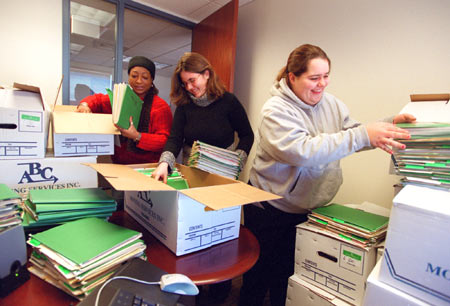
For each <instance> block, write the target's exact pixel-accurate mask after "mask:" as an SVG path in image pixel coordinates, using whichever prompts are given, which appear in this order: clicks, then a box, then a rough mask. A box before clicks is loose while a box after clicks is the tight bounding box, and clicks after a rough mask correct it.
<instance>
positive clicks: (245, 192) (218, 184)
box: [89, 164, 280, 255]
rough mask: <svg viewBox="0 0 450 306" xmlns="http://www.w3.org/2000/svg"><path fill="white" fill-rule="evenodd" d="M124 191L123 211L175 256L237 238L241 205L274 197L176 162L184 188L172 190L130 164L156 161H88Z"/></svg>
mask: <svg viewBox="0 0 450 306" xmlns="http://www.w3.org/2000/svg"><path fill="white" fill-rule="evenodd" d="M89 166H91V167H92V168H94V169H95V170H97V171H98V172H99V173H100V174H102V175H103V176H104V177H105V179H106V180H107V181H108V182H109V183H110V184H111V185H112V186H113V187H114V188H115V189H116V190H124V191H126V192H125V211H127V212H128V213H129V214H130V215H132V216H133V217H134V218H135V219H136V220H137V221H138V222H139V223H140V224H142V225H143V226H144V227H145V228H146V229H147V230H149V231H150V232H151V233H152V234H153V235H154V236H155V237H156V238H158V239H159V240H160V241H161V242H162V243H164V244H165V245H166V246H167V247H168V248H169V249H170V250H171V251H172V252H174V253H175V254H176V255H183V254H187V253H191V252H195V251H198V250H201V249H205V248H207V247H210V246H212V245H215V244H218V243H221V242H225V241H228V240H231V239H234V238H237V237H238V236H239V226H240V220H241V205H243V204H248V203H254V202H259V201H267V200H273V199H279V198H280V197H279V196H277V195H274V194H272V193H269V192H266V191H263V190H260V189H258V188H255V187H252V186H250V185H247V184H244V183H242V182H240V181H236V180H232V179H228V178H225V177H222V176H220V175H216V174H211V173H207V172H205V171H202V170H199V169H196V168H191V167H187V166H183V165H177V168H178V170H179V171H180V172H181V173H182V174H183V176H184V177H185V178H186V179H187V181H188V183H189V187H190V188H189V189H184V190H175V189H174V188H172V187H170V186H168V185H166V184H164V183H162V182H159V181H156V180H155V179H153V178H150V177H147V176H145V175H144V174H141V173H139V172H137V171H136V170H134V169H133V168H146V167H147V168H149V167H156V166H157V164H140V165H128V166H126V165H117V164H91V165H89Z"/></svg>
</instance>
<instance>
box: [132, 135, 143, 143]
mask: <svg viewBox="0 0 450 306" xmlns="http://www.w3.org/2000/svg"><path fill="white" fill-rule="evenodd" d="M141 137H142V134H141V133H138V135H137V136H136V138H134V141H135V142H139V141H140V140H141Z"/></svg>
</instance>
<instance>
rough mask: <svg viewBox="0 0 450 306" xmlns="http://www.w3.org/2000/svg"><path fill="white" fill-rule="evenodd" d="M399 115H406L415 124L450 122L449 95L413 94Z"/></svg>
mask: <svg viewBox="0 0 450 306" xmlns="http://www.w3.org/2000/svg"><path fill="white" fill-rule="evenodd" d="M410 98H411V102H409V103H408V104H406V105H405V107H403V109H402V110H401V111H400V114H403V113H408V114H411V115H414V117H416V120H417V122H450V103H448V101H449V100H450V94H448V93H446V94H415V95H411V96H410Z"/></svg>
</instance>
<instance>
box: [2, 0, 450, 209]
mask: <svg viewBox="0 0 450 306" xmlns="http://www.w3.org/2000/svg"><path fill="white" fill-rule="evenodd" d="M448 12H450V1H448V0H429V1H425V0H397V1H388V0H380V1H376V2H374V1H369V0H347V1H335V0H320V1H316V0H255V1H253V2H250V3H249V4H247V5H244V6H242V7H240V11H239V24H238V43H237V53H236V74H235V93H236V94H237V96H238V97H239V99H240V100H241V102H242V103H243V104H244V105H245V107H246V109H247V111H248V114H249V117H250V121H251V124H252V126H253V129H254V130H255V131H256V130H257V125H258V117H259V111H260V109H261V107H262V105H263V103H264V101H265V100H266V99H267V98H268V97H269V95H268V90H269V87H270V86H271V84H272V81H273V80H274V78H275V76H276V74H277V72H278V70H279V69H280V68H281V67H282V66H283V65H284V64H285V62H286V59H287V56H288V54H289V52H290V51H291V50H292V49H294V48H295V47H297V46H298V45H300V44H303V43H313V44H317V45H319V46H321V47H322V48H323V49H324V50H325V51H326V52H327V53H328V55H329V56H330V58H331V60H332V73H331V84H330V86H329V87H328V90H329V91H330V92H331V93H333V94H334V95H336V96H337V97H339V98H340V99H342V100H343V101H344V102H345V103H346V104H347V105H348V106H349V108H350V110H351V111H352V116H353V117H354V118H356V119H358V120H360V121H362V122H363V123H364V122H365V123H367V122H371V121H375V120H377V119H379V118H383V117H385V116H388V115H391V114H395V113H397V112H398V111H399V110H400V109H401V107H402V106H403V105H404V104H405V103H407V102H408V99H409V94H410V93H434V92H449V90H450V83H449V78H448V72H449V71H450V51H449V50H450V39H449V36H448V33H450V19H449V18H448ZM0 29H1V34H2V35H1V36H2V47H1V48H0V67H1V70H0V84H6V85H12V83H13V82H22V83H28V84H33V85H37V86H40V87H41V88H42V90H43V94H44V97H45V98H46V100H47V101H48V102H51V103H52V102H53V100H54V99H55V95H56V90H57V87H58V85H59V82H60V78H61V72H62V1H61V0H40V1H28V0H15V1H4V3H2V7H1V10H0ZM156 84H157V85H158V87H159V89H160V90H161V91H162V95H161V96H162V97H163V98H166V99H167V97H168V94H167V93H164V92H166V91H167V84H168V83H167V80H164V79H163V78H161V79H158V76H157V78H156ZM165 95H167V97H165ZM253 154H254V150H252V155H253ZM250 165H251V161H250V162H249V163H248V165H247V166H250ZM342 165H343V170H344V181H345V182H344V185H343V186H342V187H341V190H340V192H339V193H338V195H337V196H336V198H335V201H337V202H340V203H348V202H353V203H361V202H363V201H366V200H367V201H371V202H373V203H378V204H381V205H385V206H389V205H390V203H391V200H392V196H393V188H392V184H393V183H394V182H395V181H397V179H398V178H397V177H395V176H390V175H388V174H387V172H388V167H389V156H388V155H387V154H386V153H383V152H381V151H379V150H373V151H370V152H364V153H358V154H354V155H353V156H350V157H347V158H345V159H344V160H343V163H342ZM247 168H248V167H247ZM247 172H248V169H247ZM246 174H247V173H246Z"/></svg>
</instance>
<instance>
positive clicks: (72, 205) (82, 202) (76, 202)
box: [22, 188, 117, 230]
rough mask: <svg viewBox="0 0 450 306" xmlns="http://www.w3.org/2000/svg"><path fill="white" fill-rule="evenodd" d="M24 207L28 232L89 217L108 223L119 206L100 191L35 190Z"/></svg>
mask: <svg viewBox="0 0 450 306" xmlns="http://www.w3.org/2000/svg"><path fill="white" fill-rule="evenodd" d="M24 206H26V207H27V210H26V213H25V214H24V218H23V223H22V225H23V227H24V228H25V229H26V230H28V229H36V228H40V227H47V226H51V225H57V224H62V223H65V222H68V221H72V220H76V219H80V218H87V217H98V218H105V219H106V218H108V217H110V216H111V215H112V213H113V212H114V211H116V208H117V203H116V201H115V200H114V199H113V198H112V197H111V196H109V195H108V194H107V193H106V192H105V191H104V190H102V189H100V188H76V189H33V190H30V192H29V195H28V199H27V200H26V201H25V205H24Z"/></svg>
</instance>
